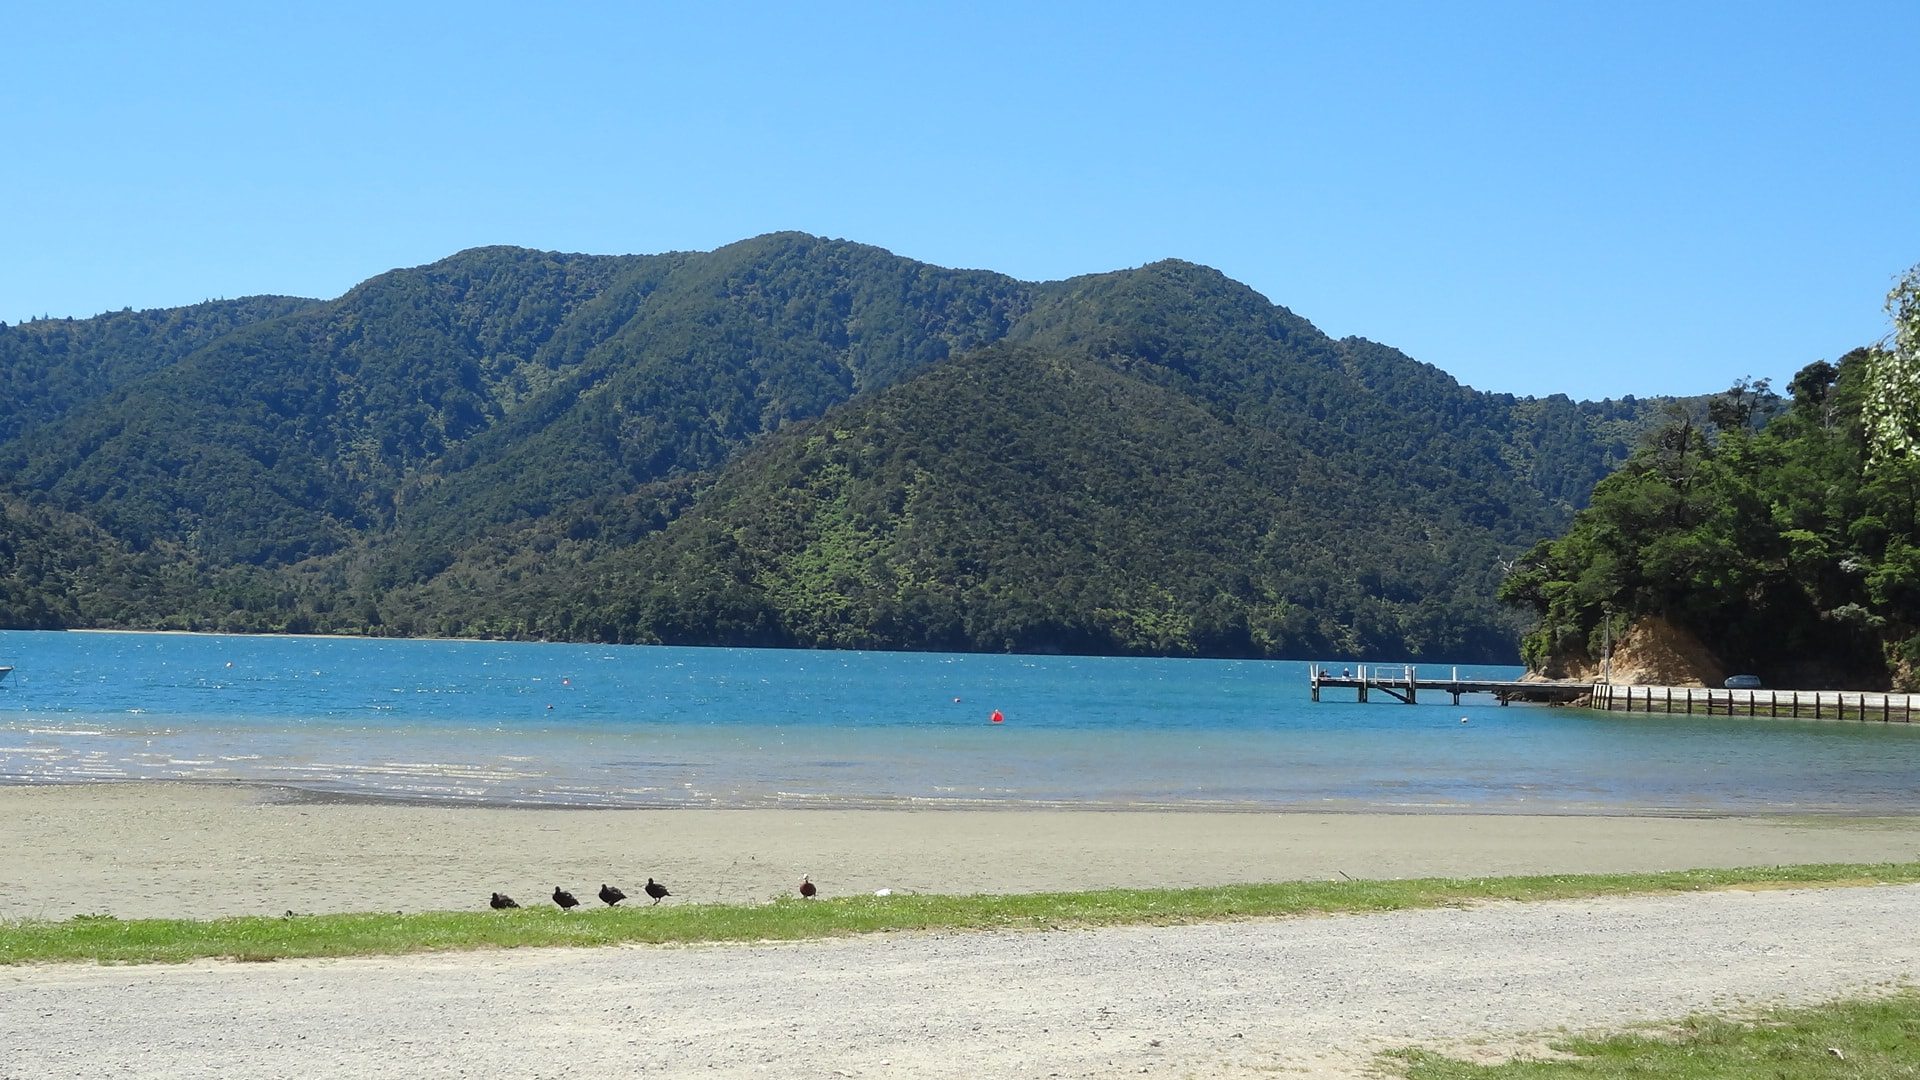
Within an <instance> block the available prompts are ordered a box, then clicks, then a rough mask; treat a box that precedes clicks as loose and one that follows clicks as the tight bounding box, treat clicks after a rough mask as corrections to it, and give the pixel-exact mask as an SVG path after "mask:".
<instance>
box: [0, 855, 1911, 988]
mask: <svg viewBox="0 0 1920 1080" xmlns="http://www.w3.org/2000/svg"><path fill="white" fill-rule="evenodd" d="M1916 881H1920V863H1878V864H1828V865H1814V866H1786V867H1760V868H1746V869H1708V870H1685V871H1668V872H1659V873H1637V874H1597V875H1537V876H1528V877H1496V878H1467V879H1440V878H1423V879H1408V880H1341V881H1331V882H1322V881H1300V882H1280V883H1274V884H1257V885H1226V886H1215V887H1206V888H1193V889H1114V890H1100V891H1089V892H1067V893H1020V894H996V895H969V896H947V895H889V896H877V895H876V896H851V897H838V898H833V899H823V900H800V899H799V898H797V897H795V898H785V897H783V898H781V899H778V900H774V901H771V902H767V903H759V904H682V905H676V906H665V907H652V906H649V907H640V908H623V907H613V908H606V909H601V910H581V911H574V912H564V911H560V910H558V909H555V908H545V907H528V908H520V909H513V910H508V911H491V910H475V911H454V912H418V913H407V912H392V913H388V912H376V913H352V914H310V915H309V914H294V913H288V914H286V915H284V916H279V917H271V916H243V917H233V918H222V919H206V920H196V919H114V918H110V917H100V916H81V917H77V918H73V919H68V920H64V921H45V920H20V921H12V922H0V964H25V963H62V962H90V963H107V964H118V963H180V962H185V961H189V960H199V959H237V958H245V959H248V960H256V961H267V960H274V959H289V958H294V957H313V956H367V955H397V954H404V953H417V952H436V951H449V950H473V949H501V948H532V947H583V946H607V945H667V944H676V945H679V944H726V943H742V942H756V941H795V940H804V939H811V938H824V937H837V936H844V935H849V934H870V933H885V932H901V931H933V930H943V931H954V930H974V931H987V930H996V931H998V930H1018V931H1054V930H1072V929H1084V928H1090V927H1100V926H1117V925H1141V924H1147V925H1172V924H1178V923H1193V922H1210V921H1221V920H1234V919H1254V918H1280V917H1289V916H1301V915H1330V914H1356V913H1367V912H1381V911H1397V910H1403V909H1409V908H1424V907H1449V906H1462V905H1470V904H1484V903H1494V902H1502V901H1508V902H1525V901H1538V900H1557V899H1573V898H1585V897H1597V896H1623V895H1636V894H1647V893H1675V892H1691V891H1701V890H1709V889H1737V888H1753V887H1785V886H1809V887H1810V886H1829V887H1844V886H1852V885H1867V884H1885V883H1906V882H1916ZM480 903H481V904H484V903H485V900H484V899H482V900H481V901H480Z"/></svg>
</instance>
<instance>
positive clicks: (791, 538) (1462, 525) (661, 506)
mask: <svg viewBox="0 0 1920 1080" xmlns="http://www.w3.org/2000/svg"><path fill="white" fill-rule="evenodd" d="M0 387H10V388H12V387H26V388H28V390H23V391H21V392H19V393H16V394H11V395H9V396H7V397H6V398H4V399H0V625H6V626H16V627H19V626H47V627H53V626H76V627H79V626H94V627H151V628H177V629H223V630H233V631H317V632H343V633H376V634H451V635H480V636H507V637H542V638H556V639H592V640H618V641H673V642H683V643H698V644H728V643H733V644H770V645H794V646H805V647H845V646H862V647H874V648H943V649H984V650H1072V651H1086V652H1120V653H1155V654H1172V655H1235V656H1242V655H1244V656H1307V655H1326V654H1329V653H1339V654H1343V655H1367V656H1385V657H1409V658H1425V659H1455V660H1509V659H1512V658H1513V657H1514V656H1515V655H1516V653H1515V644H1514V643H1515V641H1516V640H1517V634H1518V631H1519V630H1520V628H1521V624H1520V622H1519V619H1518V617H1517V615H1516V614H1515V613H1513V612H1512V611H1510V610H1507V609H1504V608H1502V607H1501V606H1500V605H1498V604H1497V603H1495V602H1494V601H1493V599H1492V594H1493V592H1494V590H1495V588H1496V587H1497V584H1498V581H1499V578H1500V573H1501V570H1500V568H1501V566H1502V564H1503V562H1506V561H1510V560H1512V559H1513V558H1514V557H1515V556H1516V555H1518V554H1519V553H1520V552H1522V551H1524V550H1526V548H1527V547H1528V546H1529V545H1532V544H1534V543H1535V542H1536V541H1538V540H1540V539H1541V538H1542V537H1545V536H1550V535H1552V534H1553V533H1555V532H1557V531H1559V530H1561V529H1563V528H1565V527H1566V525H1567V524H1568V522H1569V521H1570V520H1571V515H1572V513H1573V511H1574V510H1575V509H1576V508H1577V507H1578V506H1579V505H1581V504H1582V503H1583V502H1584V500H1585V496H1586V494H1587V492H1588V491H1589V490H1590V489H1591V488H1592V486H1593V485H1594V484H1595V483H1596V482H1597V481H1599V480H1600V479H1601V478H1602V477H1604V476H1606V475H1607V473H1608V472H1609V471H1610V470H1611V469H1613V468H1614V467H1615V466H1616V465H1618V464H1619V463H1620V462H1622V461H1625V460H1626V459H1627V457H1628V456H1629V454H1630V452H1631V448H1632V446H1633V445H1634V444H1635V442H1636V440H1637V438H1638V435H1639V432H1640V430H1641V428H1642V427H1644V425H1645V424H1646V423H1648V421H1649V418H1650V417H1651V416H1653V415H1654V413H1655V412H1656V411H1657V407H1658V406H1659V405H1660V403H1659V402H1648V401H1636V400H1633V399H1631V398H1629V399H1625V400H1623V401H1618V402H1598V403H1590V402H1573V401H1570V400H1568V399H1566V398H1565V397H1558V396H1556V397H1552V398H1546V399H1516V398H1514V397H1511V396H1507V395H1499V394H1487V393H1482V392H1479V391H1476V390H1473V389H1471V388H1468V387H1465V386H1461V385H1460V384H1459V383H1458V382H1456V381H1455V380H1453V379H1451V378H1450V377H1448V376H1447V375H1446V374H1445V373H1443V372H1440V371H1438V370H1437V369H1435V368H1433V367H1431V366H1429V365H1424V364H1420V363H1418V362H1416V361H1414V360H1412V359H1410V358H1408V357H1406V356H1404V355H1403V354H1401V353H1399V352H1397V351H1395V350H1393V349H1391V348H1388V347H1386V346H1383V345H1379V344H1376V343H1373V342H1369V341H1365V340H1363V339H1358V338H1349V339H1345V340H1335V339H1332V338H1329V337H1327V336H1326V335H1324V334H1322V333H1321V332H1320V331H1319V330H1317V329H1316V328H1314V327H1313V325H1312V324H1311V323H1309V322H1308V321H1307V320H1305V319H1303V318H1301V317H1300V316H1298V315H1295V314H1294V313H1292V312H1290V311H1288V310H1286V309H1285V308H1282V307H1279V306H1276V305H1274V304H1272V303H1271V302H1269V301H1268V300H1267V299H1266V298H1264V297H1262V296H1260V295H1259V294H1257V293H1255V292H1254V291H1253V290H1251V289H1249V288H1247V287H1246V286H1244V285H1241V284H1239V283H1237V282H1234V281H1232V280H1230V279H1228V278H1226V277H1225V276H1224V275H1221V274H1220V273H1218V272H1217V271H1214V270H1211V269H1209V268H1206V267H1203V266H1197V265H1194V264H1191V263H1184V262H1179V261H1167V262H1161V263H1154V264H1151V265H1148V266H1145V267H1141V268H1138V269H1135V270H1127V271H1119V272H1114V273H1107V274H1097V275H1091V276H1088V277H1082V278H1074V279H1070V280H1067V281H1061V282H1047V283H1031V282H1021V281H1017V280H1014V279H1012V278H1008V277H1005V276H1003V275H999V274H994V273H991V272H986V271H964V270H949V269H944V268H940V267H934V266H929V265H926V264H923V263H917V262H914V261H912V260H908V259H902V258H899V257H897V256H894V255H891V254H889V253H887V252H885V251H882V250H880V249H878V248H873V247H867V246H864V245H858V244H851V243H846V242H843V241H834V240H824V239H821V238H818V237H812V236H806V235H802V234H797V233H780V234H772V235H769V236H763V237H757V238H755V239H752V240H747V241H743V242H741V243H738V244H734V245H730V246H728V247H725V248H721V249H719V250H716V251H712V252H681V253H670V254H664V255H649V256H591V255H565V254H556V253H550V252H537V251H527V250H524V249H518V248H479V249H474V250H471V251H465V252H461V253H460V254H458V255H455V256H453V257H451V258H448V259H446V260H443V261H441V262H438V263H434V264H432V265H429V266H424V267H418V268H413V269H405V270H396V271H393V272H390V273H387V274H382V275H380V276H379V277H376V278H373V279H371V280H369V281H367V282H365V283H363V284H362V285H360V286H358V287H356V288H355V289H353V290H352V291H350V292H348V293H347V294H346V295H344V296H342V297H340V298H339V299H337V300H333V301H327V302H317V301H305V300H290V299H281V298H257V299H253V300H242V301H232V302H223V303H220V304H211V305H201V306H199V307H196V308H187V309H176V310H173V311H166V312H139V313H121V314H118V315H108V316H102V317H100V318H99V319H94V320H42V321H36V322H33V323H28V324H23V325H21V326H15V327H0Z"/></svg>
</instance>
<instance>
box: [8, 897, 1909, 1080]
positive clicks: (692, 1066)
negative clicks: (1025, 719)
mask: <svg viewBox="0 0 1920 1080" xmlns="http://www.w3.org/2000/svg"><path fill="white" fill-rule="evenodd" d="M1916 926H1920V886H1878V887H1871V888H1839V889H1824V890H1781V891H1761V892H1727V893H1709V894H1696V895H1689V896H1674V897H1644V898H1628V899H1608V900H1592V901H1577V902H1551V903H1537V904H1500V905H1492V906H1487V907H1481V908H1474V909H1466V910H1435V911H1414V912H1401V913H1393V914H1386V915H1366V916H1338V917H1329V918H1304V919H1287V920H1276V921H1261V922H1248V923H1231V924H1213V925H1203V926H1185V927H1133V928H1121V929H1109V930H1094V931H1062V932H1051V933H1049V932H1024V933H1004V934H991V933H962V934H901V935H887V936H877V937H867V938H858V939H848V940H839V941H825V942H810V943H803V944H794V945H773V946H758V947H697V948H669V949H662V948H620V949H596V950H573V951H569V950H526V951H516V952H495V953H480V954H462V955H443V956H431V957H409V958H398V959H359V960H344V961H295V962H280V963H273V964H232V963H215V964H194V965H188V966H181V967H137V968H83V967H39V968H26V969H7V970H0V1077H6V1078H8V1080H12V1078H25V1077H36V1078H37V1077H44V1076H61V1077H103V1076H140V1077H362V1076H365V1077H372V1076H379V1077H381V1078H383V1080H387V1078H407V1077H436V1078H437V1077H453V1076H473V1077H478V1076H512V1077H555V1078H557V1077H563V1076H564V1077H576V1078H577V1077H585V1076H593V1075H596V1074H601V1075H623V1074H647V1075H663V1076H711V1077H746V1076H766V1075H794V1076H823V1077H832V1076H837V1075H838V1076H861V1077H875V1076H900V1077H976V1076H995V1077H1049V1076H1063V1077H1080V1076H1086V1077H1113V1076H1117V1075H1121V1074H1139V1073H1147V1074H1149V1075H1158V1076H1174V1077H1187V1076H1201V1077H1224V1076H1256V1075H1257V1076H1272V1075H1275V1074H1276V1073H1278V1074H1281V1075H1291V1076H1332V1077H1347V1076H1358V1075H1363V1074H1364V1070H1365V1068H1366V1065H1367V1062H1368V1061H1369V1059H1370V1055H1371V1054H1372V1053H1373V1052H1374V1051H1375V1050H1377V1049H1379V1048H1381V1047H1387V1046H1395V1045H1404V1044H1408V1043H1431V1042H1452V1041H1457V1040H1473V1039H1481V1038H1484V1039H1490V1040H1494V1041H1496V1042H1506V1041H1509V1040H1514V1039H1518V1038H1523V1037H1525V1036H1526V1035H1528V1034H1530V1033H1541V1032H1546V1031H1551V1030H1553V1029H1556V1028H1572V1029H1590V1028H1611V1027H1615V1026H1618V1025H1621V1024H1624V1023H1631V1022H1636V1021H1651V1020H1660V1019H1671V1018H1676V1017H1679V1016H1681V1015H1684V1014H1686V1013H1689V1012H1694V1011H1699V1010H1709V1009H1737V1008H1742V1007H1746V1006H1750V1005H1755V1004H1762V1003H1772V1002H1801V1001H1812V1000H1820V999H1824V998H1830V997H1834V996H1838V995H1843V994H1848V993H1854V992H1859V991H1863V990H1868V989H1871V988H1876V987H1882V986H1885V985H1887V984H1888V983H1890V982H1893V981H1896V980H1914V979H1920V934H1916V933H1915V930H1914V928H1915V927H1916Z"/></svg>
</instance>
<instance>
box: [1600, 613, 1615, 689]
mask: <svg viewBox="0 0 1920 1080" xmlns="http://www.w3.org/2000/svg"><path fill="white" fill-rule="evenodd" d="M1600 619H1601V622H1600V681H1601V682H1603V683H1611V682H1613V605H1612V604H1601V605H1600Z"/></svg>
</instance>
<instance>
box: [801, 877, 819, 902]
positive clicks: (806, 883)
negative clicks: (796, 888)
mask: <svg viewBox="0 0 1920 1080" xmlns="http://www.w3.org/2000/svg"><path fill="white" fill-rule="evenodd" d="M819 891H820V887H819V886H817V885H815V884H814V883H813V879H812V878H810V877H803V878H801V879H800V896H801V897H802V898H803V899H806V900H811V899H813V897H814V894H815V893H818V892H819Z"/></svg>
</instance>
